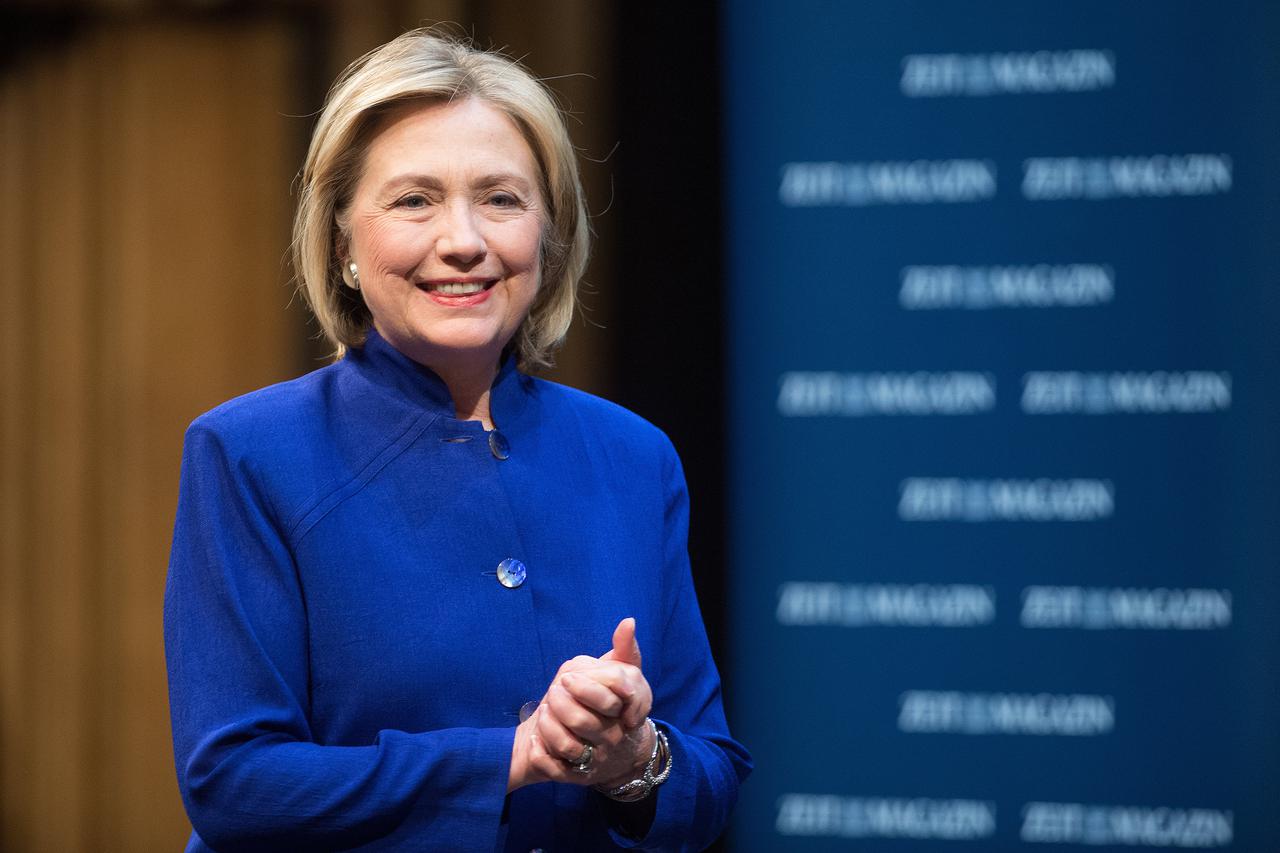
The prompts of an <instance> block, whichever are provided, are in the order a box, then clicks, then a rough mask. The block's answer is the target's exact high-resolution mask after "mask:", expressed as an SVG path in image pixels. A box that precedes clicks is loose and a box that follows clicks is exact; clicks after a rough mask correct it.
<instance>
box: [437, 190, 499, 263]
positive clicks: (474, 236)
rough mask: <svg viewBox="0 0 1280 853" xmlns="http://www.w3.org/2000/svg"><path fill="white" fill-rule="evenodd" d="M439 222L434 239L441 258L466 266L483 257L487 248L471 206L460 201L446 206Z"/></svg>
mask: <svg viewBox="0 0 1280 853" xmlns="http://www.w3.org/2000/svg"><path fill="white" fill-rule="evenodd" d="M441 220H442V221H441V224H440V234H439V236H438V237H437V239H436V251H437V252H438V253H439V255H440V257H441V258H444V259H445V260H448V261H452V262H453V263H455V264H459V265H462V266H467V265H469V264H473V263H475V262H476V261H478V260H480V259H481V258H483V257H484V255H485V252H486V251H487V250H488V247H487V246H486V245H485V241H484V235H483V234H482V233H480V228H479V225H480V223H479V222H477V221H476V214H475V211H473V210H472V209H471V205H469V204H467V203H465V202H461V200H459V203H454V204H451V205H448V207H447V209H446V211H445V213H444V216H443V217H442V218H441Z"/></svg>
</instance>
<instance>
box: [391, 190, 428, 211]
mask: <svg viewBox="0 0 1280 853" xmlns="http://www.w3.org/2000/svg"><path fill="white" fill-rule="evenodd" d="M395 206H396V207H400V208H404V209H405V210H422V209H423V208H425V207H426V206H427V197H426V196H424V195H419V194H417V193H414V194H413V195H407V196H404V197H403V198H400V199H397V200H396V203H395Z"/></svg>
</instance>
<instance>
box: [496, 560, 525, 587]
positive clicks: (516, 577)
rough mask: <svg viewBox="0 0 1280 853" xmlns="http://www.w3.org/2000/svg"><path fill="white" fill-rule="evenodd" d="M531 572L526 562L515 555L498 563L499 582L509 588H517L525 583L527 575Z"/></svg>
mask: <svg viewBox="0 0 1280 853" xmlns="http://www.w3.org/2000/svg"><path fill="white" fill-rule="evenodd" d="M528 574H529V570H528V569H526V568H525V567H524V563H522V562H520V561H519V560H517V559H516V558H514V557H507V559H505V560H503V561H502V562H501V563H498V583H500V584H502V585H503V586H505V587H506V588H507V589H515V588H516V587H518V586H520V584H522V583H524V579H525V577H526V576H527V575H528Z"/></svg>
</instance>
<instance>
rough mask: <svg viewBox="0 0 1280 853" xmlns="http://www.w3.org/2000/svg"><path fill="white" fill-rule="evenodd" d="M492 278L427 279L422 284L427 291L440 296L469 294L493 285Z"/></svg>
mask: <svg viewBox="0 0 1280 853" xmlns="http://www.w3.org/2000/svg"><path fill="white" fill-rule="evenodd" d="M493 285H494V282H493V281H492V280H486V281H429V282H427V283H426V284H425V285H423V286H424V287H425V288H426V290H427V292H428V293H438V294H440V295H441V296H471V295H472V294H475V293H480V292H481V291H484V290H488V289H489V288H490V287H493Z"/></svg>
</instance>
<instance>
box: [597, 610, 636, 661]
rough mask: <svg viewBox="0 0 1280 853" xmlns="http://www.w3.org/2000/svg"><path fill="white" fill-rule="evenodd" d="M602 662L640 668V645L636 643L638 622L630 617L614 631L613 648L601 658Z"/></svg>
mask: <svg viewBox="0 0 1280 853" xmlns="http://www.w3.org/2000/svg"><path fill="white" fill-rule="evenodd" d="M600 659H601V660H613V661H617V662H618V663H627V664H631V665H632V666H634V667H637V668H638V667H639V666H640V644H639V643H637V642H636V620H635V618H634V617H632V616H628V617H627V618H626V619H623V620H622V621H621V622H619V623H618V627H617V628H614V629H613V648H612V649H610V650H609V651H607V652H605V653H604V654H603V655H601V657H600Z"/></svg>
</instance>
